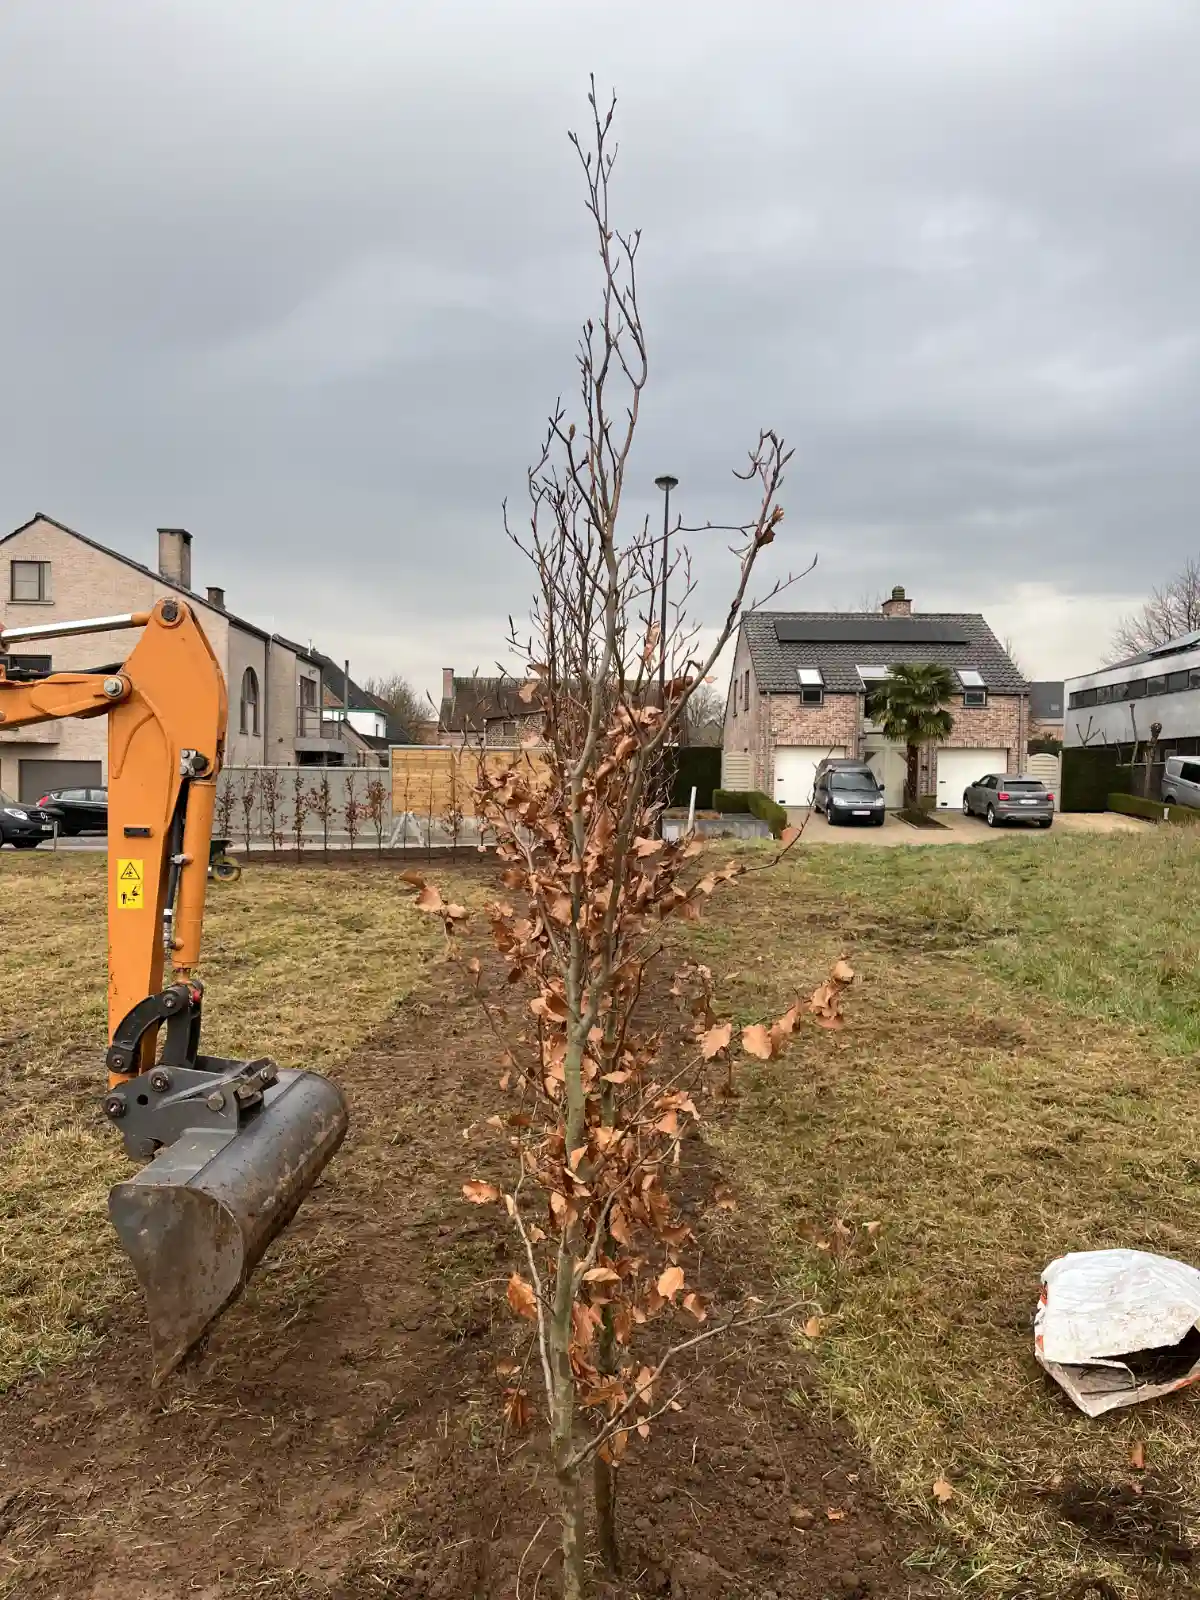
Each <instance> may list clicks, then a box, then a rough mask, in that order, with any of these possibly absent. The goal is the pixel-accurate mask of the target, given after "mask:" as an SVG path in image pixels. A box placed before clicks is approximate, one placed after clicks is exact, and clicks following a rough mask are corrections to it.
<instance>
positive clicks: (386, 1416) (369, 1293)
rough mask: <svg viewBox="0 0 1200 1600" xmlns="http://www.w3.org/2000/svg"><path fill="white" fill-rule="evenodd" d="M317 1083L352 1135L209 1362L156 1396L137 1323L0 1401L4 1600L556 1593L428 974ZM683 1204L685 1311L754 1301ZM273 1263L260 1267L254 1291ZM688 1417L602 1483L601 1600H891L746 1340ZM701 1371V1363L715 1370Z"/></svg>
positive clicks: (499, 1238) (868, 1497) (851, 1463)
mask: <svg viewBox="0 0 1200 1600" xmlns="http://www.w3.org/2000/svg"><path fill="white" fill-rule="evenodd" d="M442 985H443V986H442V987H441V988H437V989H434V990H430V991H429V992H427V993H426V994H425V995H424V996H422V997H420V998H418V999H415V1000H413V1001H410V1002H409V1003H407V1004H406V1005H405V1006H404V1007H403V1008H402V1009H401V1010H400V1011H399V1012H398V1013H397V1014H396V1016H395V1017H394V1019H393V1020H392V1021H391V1022H390V1023H389V1024H388V1025H387V1026H386V1027H385V1028H384V1029H383V1030H381V1031H380V1032H379V1034H378V1035H377V1036H376V1037H375V1038H374V1039H373V1040H372V1041H371V1043H370V1045H369V1047H368V1048H366V1049H364V1050H362V1051H361V1052H359V1053H358V1054H357V1055H356V1056H354V1057H353V1058H352V1059H351V1060H350V1061H348V1062H346V1063H345V1066H344V1068H343V1070H342V1071H341V1072H340V1073H339V1078H340V1081H341V1082H342V1083H343V1085H344V1086H345V1088H346V1090H347V1092H348V1094H349V1095H350V1097H351V1100H352V1117H353V1132H352V1136H351V1139H350V1141H349V1142H348V1144H347V1146H346V1148H345V1149H344V1150H343V1152H342V1153H341V1154H340V1155H339V1157H338V1158H337V1160H336V1162H335V1164H334V1166H333V1167H332V1168H331V1169H330V1172H329V1174H328V1175H327V1178H326V1181H325V1182H324V1183H323V1184H322V1185H321V1187H320V1188H319V1189H318V1190H317V1191H316V1192H315V1193H314V1194H313V1196H312V1197H311V1198H310V1199H309V1201H308V1202H307V1204H306V1205H305V1207H304V1208H303V1209H302V1211H301V1213H300V1216H299V1218H298V1219H297V1222H296V1224H295V1225H294V1226H293V1228H292V1229H291V1230H289V1232H288V1234H287V1235H286V1236H285V1240H284V1241H281V1242H280V1244H279V1245H277V1246H276V1248H275V1251H274V1252H273V1255H272V1256H271V1257H268V1260H267V1262H265V1263H264V1269H265V1270H260V1272H259V1274H258V1276H257V1277H256V1279H255V1282H254V1284H253V1285H252V1286H251V1288H250V1290H249V1291H248V1292H247V1294H246V1296H245V1298H244V1299H243V1301H242V1302H241V1304H239V1305H238V1306H236V1307H235V1308H234V1309H233V1310H232V1311H231V1312H230V1313H229V1314H228V1315H227V1316H226V1317H225V1318H224V1319H223V1321H222V1322H221V1324H220V1325H219V1327H218V1328H217V1329H216V1330H215V1331H214V1333H213V1335H212V1336H211V1339H210V1341H209V1344H208V1347H207V1349H206V1350H204V1351H203V1352H202V1353H200V1354H199V1356H198V1357H197V1358H196V1359H195V1360H194V1361H193V1362H192V1363H191V1364H190V1365H189V1366H188V1367H187V1368H186V1369H185V1370H184V1371H183V1372H182V1373H181V1374H177V1375H176V1377H175V1378H174V1379H172V1380H171V1381H170V1382H169V1383H168V1384H167V1385H166V1386H165V1387H164V1388H163V1389H162V1390H161V1391H159V1392H158V1393H153V1392H151V1391H150V1389H149V1388H148V1385H147V1381H146V1374H147V1370H148V1364H149V1363H148V1351H147V1345H146V1340H145V1337H144V1330H143V1327H142V1324H141V1320H140V1314H139V1313H140V1308H139V1307H138V1305H137V1303H136V1301H134V1300H132V1299H131V1300H130V1302H129V1303H128V1304H127V1305H126V1306H124V1307H122V1308H120V1309H119V1311H118V1312H117V1314H116V1315H115V1317H114V1319H113V1322H112V1324H111V1326H110V1328H109V1332H108V1335H107V1337H106V1340H105V1343H104V1345H103V1346H102V1348H101V1351H100V1353H99V1354H98V1355H97V1356H96V1358H95V1359H94V1360H92V1361H90V1362H88V1363H86V1364H82V1365H80V1366H77V1367H75V1368H72V1369H68V1370H65V1371H63V1372H60V1373H57V1374H55V1375H53V1376H51V1377H50V1378H47V1379H44V1380H35V1381H31V1382H28V1383H26V1384H25V1385H23V1386H21V1387H19V1388H18V1389H16V1390H14V1391H12V1392H10V1393H9V1394H8V1395H7V1396H6V1397H4V1398H3V1399H0V1595H5V1596H9V1595H11V1596H16V1595H19V1596H21V1600H118V1597H119V1600H129V1597H130V1596H136V1597H137V1600H185V1597H186V1600H226V1597H228V1600H244V1597H249V1596H255V1597H258V1600H379V1597H381V1596H382V1597H392V1600H468V1597H474V1600H514V1597H516V1596H517V1595H518V1592H519V1595H520V1596H522V1597H525V1600H530V1597H532V1596H534V1595H535V1594H540V1595H541V1596H543V1597H546V1596H548V1594H549V1593H551V1592H552V1589H553V1578H554V1567H555V1561H556V1556H555V1550H554V1542H555V1529H554V1520H553V1501H552V1498H551V1495H550V1486H549V1484H548V1483H547V1474H546V1470H545V1465H544V1462H543V1459H542V1457H541V1454H540V1452H539V1450H538V1448H537V1441H536V1440H527V1441H525V1442H523V1443H515V1442H514V1441H513V1440H512V1439H505V1438H503V1436H502V1432H501V1428H500V1422H499V1411H500V1383H499V1381H498V1380H497V1379H496V1378H495V1376H494V1375H493V1374H494V1366H495V1362H496V1360H497V1358H498V1357H500V1356H502V1355H505V1354H507V1353H509V1352H510V1351H511V1350H512V1348H513V1345H514V1339H515V1337H516V1334H517V1332H518V1330H517V1329H516V1328H515V1327H514V1322H513V1319H512V1317H511V1316H510V1315H509V1313H508V1311H507V1308H506V1307H505V1304H504V1287H505V1282H506V1279H507V1275H508V1273H509V1271H510V1270H512V1266H513V1264H515V1263H514V1261H513V1259H512V1257H511V1252H510V1242H509V1239H508V1237H507V1235H506V1234H505V1232H504V1225H503V1220H502V1219H501V1218H500V1216H499V1214H498V1213H495V1214H493V1213H491V1212H489V1213H487V1214H481V1213H480V1211H479V1210H478V1209H476V1208H474V1207H471V1206H468V1205H467V1204H466V1203H465V1202H464V1201H462V1200H461V1198H460V1185H461V1184H462V1182H463V1180H464V1178H465V1177H467V1176H470V1170H469V1165H470V1156H469V1155H468V1152H467V1150H466V1148H465V1146H464V1144H463V1141H462V1136H461V1130H462V1128H463V1127H464V1126H465V1125H466V1124H467V1123H469V1122H471V1121H472V1120H475V1119H478V1118H480V1117H483V1116H486V1115H488V1114H489V1113H490V1112H491V1111H493V1110H494V1109H495V1107H496V1101H497V1098H498V1092H497V1090H496V1087H495V1085H496V1068H495V1065H494V1060H493V1056H494V1051H493V1050H492V1048H491V1042H490V1041H489V1040H488V1039H487V1038H486V1037H484V1036H483V1035H482V1034H481V1029H480V1025H479V1020H478V1014H477V1012H476V1011H475V1010H474V1009H472V1008H471V1007H470V1005H469V1003H468V1002H467V1001H465V1000H464V999H463V998H462V996H461V993H460V992H459V989H458V986H457V979H456V977H455V976H454V974H453V973H452V972H450V971H449V970H448V971H446V972H445V974H444V975H443V978H442ZM690 1167H691V1171H692V1176H691V1178H690V1180H689V1181H690V1183H691V1188H692V1192H691V1194H690V1196H689V1198H688V1199H687V1201H686V1205H687V1207H688V1209H689V1212H690V1214H691V1219H692V1220H694V1221H695V1224H696V1226H697V1231H698V1232H699V1234H700V1236H701V1239H702V1241H704V1244H705V1250H704V1256H703V1261H702V1268H701V1275H700V1276H701V1284H702V1287H704V1288H706V1289H708V1290H711V1291H712V1292H714V1293H715V1294H716V1295H717V1296H718V1297H719V1298H723V1299H726V1300H728V1298H729V1297H730V1296H732V1295H736V1294H738V1293H740V1292H746V1291H748V1290H757V1291H758V1292H760V1293H762V1294H764V1295H770V1294H771V1292H772V1290H771V1280H770V1272H769V1265H768V1263H767V1262H766V1260H765V1259H764V1257H763V1254H762V1250H761V1247H760V1245H759V1242H758V1239H757V1236H756V1233H755V1226H754V1219H753V1217H752V1216H751V1215H750V1214H748V1213H747V1212H743V1211H739V1212H737V1213H736V1214H733V1215H732V1216H731V1215H730V1214H729V1213H728V1212H721V1213H719V1216H718V1215H717V1214H714V1213H709V1212H707V1211H706V1206H707V1195H709V1194H711V1184H712V1183H713V1182H714V1181H715V1180H716V1178H717V1177H718V1176H719V1175H718V1174H717V1173H716V1172H715V1171H713V1170H711V1169H709V1168H708V1166H707V1152H706V1151H705V1149H704V1147H703V1146H702V1145H699V1144H697V1145H696V1146H695V1147H694V1149H693V1151H692V1152H691V1155H690ZM272 1263H273V1264H272ZM704 1351H705V1354H706V1358H707V1359H706V1363H705V1366H704V1369H703V1370H700V1369H699V1368H696V1369H694V1371H695V1376H696V1381H695V1383H694V1386H693V1388H692V1389H691V1391H690V1395H689V1398H688V1401H687V1404H686V1407H685V1409H684V1410H683V1411H682V1412H681V1413H680V1414H679V1415H677V1416H674V1417H671V1418H669V1419H666V1420H665V1421H664V1423H663V1424H662V1425H661V1426H658V1427H657V1428H656V1432H655V1434H654V1436H653V1437H652V1439H651V1440H650V1441H649V1442H648V1443H647V1444H645V1445H638V1447H637V1448H636V1450H634V1451H633V1452H631V1459H630V1460H629V1462H628V1463H627V1464H626V1465H625V1466H624V1467H623V1468H622V1471H621V1483H620V1495H621V1499H622V1514H621V1527H622V1530H623V1540H624V1562H625V1565H624V1572H623V1574H622V1578H621V1580H620V1583H619V1584H616V1585H613V1586H610V1587H608V1588H605V1587H604V1586H603V1585H602V1584H601V1583H600V1581H599V1578H598V1580H597V1581H598V1592H600V1593H603V1594H606V1595H608V1596H610V1597H613V1600H615V1597H618V1596H619V1597H621V1600H634V1597H649V1596H671V1597H673V1600H739V1597H741V1600H751V1597H753V1600H772V1597H774V1600H829V1597H842V1600H853V1597H863V1600H865V1597H870V1600H901V1597H904V1600H913V1597H915V1596H925V1595H934V1594H936V1593H940V1592H941V1590H940V1589H939V1588H938V1586H937V1585H935V1584H934V1583H933V1581H932V1580H927V1579H925V1578H923V1577H921V1576H920V1575H917V1574H914V1573H913V1572H912V1571H911V1570H909V1569H907V1568H906V1567H905V1565H904V1562H905V1559H906V1557H908V1556H909V1555H910V1554H911V1553H912V1552H913V1551H914V1549H915V1548H916V1547H917V1546H918V1545H920V1544H921V1543H922V1542H923V1540H922V1536H921V1532H920V1530H918V1529H916V1528H914V1527H912V1526H909V1525H907V1524H906V1523H904V1522H903V1521H901V1520H899V1519H897V1517H895V1516H894V1515H893V1514H892V1513H891V1512H889V1511H888V1510H887V1509H886V1508H885V1506H884V1505H883V1503H882V1501H881V1499H880V1497H879V1495H878V1494H877V1492H876V1490H875V1488H874V1486H873V1484H872V1479H871V1473H870V1471H869V1469H868V1467H867V1465H866V1463H865V1461H864V1460H863V1459H862V1458H861V1457H860V1456H859V1454H858V1453H857V1452H856V1450H855V1449H854V1447H853V1446H852V1445H851V1444H850V1443H849V1442H848V1441H847V1439H845V1438H844V1437H842V1436H841V1435H840V1434H839V1433H838V1432H836V1431H835V1430H834V1429H833V1428H831V1427H830V1425H829V1424H828V1422H827V1420H826V1419H825V1418H824V1417H823V1416H822V1415H819V1414H817V1413H816V1412H815V1411H814V1410H813V1409H812V1408H811V1407H810V1405H809V1403H808V1400H807V1398H806V1395H807V1390H808V1380H807V1375H806V1371H805V1362H804V1357H803V1355H802V1354H801V1353H800V1352H798V1351H797V1350H796V1349H794V1348H793V1347H792V1345H791V1343H790V1342H789V1340H788V1338H787V1336H786V1334H785V1333H784V1331H783V1330H782V1329H781V1328H778V1327H776V1326H774V1325H773V1324H770V1323H767V1324H763V1325H760V1326H758V1327H754V1328H749V1329H745V1330H743V1331H742V1333H741V1334H740V1335H738V1336H737V1342H736V1343H735V1342H733V1341H732V1340H731V1341H730V1342H728V1343H725V1344H721V1343H720V1342H719V1341H714V1342H713V1343H712V1344H710V1345H708V1346H706V1347H704ZM708 1352H711V1356H709V1355H708Z"/></svg>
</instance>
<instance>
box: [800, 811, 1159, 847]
mask: <svg viewBox="0 0 1200 1600" xmlns="http://www.w3.org/2000/svg"><path fill="white" fill-rule="evenodd" d="M808 815H809V811H808V807H807V806H789V807H788V822H789V823H793V824H800V823H803V822H804V820H805V818H806V817H807V816H808ZM933 815H934V816H935V817H936V818H937V820H938V822H939V823H941V824H942V826H941V827H939V828H916V827H914V826H913V825H912V823H911V822H902V821H901V820H900V818H899V817H898V816H896V815H895V814H894V813H893V812H890V811H889V812H888V814H887V820H886V821H885V822H884V825H883V827H882V828H871V827H866V828H864V827H861V826H860V827H840V828H831V827H830V826H829V824H828V823H827V822H826V821H825V818H824V817H823V816H822V815H821V814H820V812H814V813H813V815H812V820H811V821H810V822H809V823H808V825H807V827H805V829H804V842H805V844H806V845H809V844H852V845H865V846H870V845H873V846H875V847H877V848H878V847H880V846H886V845H900V844H987V843H988V842H989V841H991V840H994V839H1009V838H1011V837H1012V836H1013V835H1014V834H1020V835H1021V836H1022V837H1023V838H1024V837H1026V836H1032V837H1033V838H1035V839H1048V838H1051V837H1052V836H1053V835H1055V834H1057V835H1059V836H1061V835H1062V834H1077V833H1141V832H1142V831H1143V829H1145V828H1153V827H1156V826H1157V824H1156V823H1153V822H1142V821H1141V820H1140V819H1138V818H1136V817H1122V816H1119V815H1118V814H1117V813H1116V812H1115V811H1095V812H1091V811H1071V812H1066V813H1060V814H1058V815H1057V816H1056V817H1055V818H1054V826H1053V828H1027V827H1013V826H1009V827H1007V828H989V827H988V825H987V823H986V822H984V821H983V820H982V818H980V817H964V816H963V814H962V812H961V811H935V812H934V813H933Z"/></svg>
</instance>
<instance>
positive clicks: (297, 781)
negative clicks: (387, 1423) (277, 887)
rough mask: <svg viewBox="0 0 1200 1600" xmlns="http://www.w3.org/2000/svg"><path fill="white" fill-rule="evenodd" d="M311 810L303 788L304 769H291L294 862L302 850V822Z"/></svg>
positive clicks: (299, 857)
mask: <svg viewBox="0 0 1200 1600" xmlns="http://www.w3.org/2000/svg"><path fill="white" fill-rule="evenodd" d="M311 810H312V801H311V799H310V797H309V793H308V790H307V789H306V788H305V787H304V768H303V767H293V768H292V818H291V822H292V827H291V833H292V840H293V843H294V844H295V846H296V860H297V861H299V860H300V859H301V852H302V851H303V849H304V820H305V818H306V817H307V816H308V813H309V812H310V811H311Z"/></svg>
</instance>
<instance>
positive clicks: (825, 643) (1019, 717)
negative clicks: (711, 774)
mask: <svg viewBox="0 0 1200 1600" xmlns="http://www.w3.org/2000/svg"><path fill="white" fill-rule="evenodd" d="M930 661H934V662H938V663H940V664H941V665H943V666H947V667H949V668H950V670H951V673H952V674H953V676H954V677H955V680H956V683H957V687H958V693H957V694H956V695H955V696H954V698H953V699H952V700H951V701H950V703H949V708H948V709H949V710H950V711H951V712H952V714H953V717H954V731H953V732H952V733H951V735H950V737H949V739H947V740H946V742H945V744H944V745H939V746H937V747H936V748H935V747H933V746H926V747H925V748H923V749H922V751H921V793H922V794H923V795H934V796H936V802H937V805H938V806H939V807H943V808H957V807H958V806H960V805H961V804H962V792H963V790H964V788H965V787H966V786H967V784H968V783H971V782H973V781H974V780H975V779H976V778H978V777H982V776H983V775H984V774H985V773H987V772H1021V771H1024V768H1025V760H1026V756H1025V751H1026V745H1027V743H1028V736H1029V685H1028V684H1027V683H1026V682H1025V680H1024V678H1023V677H1022V676H1021V673H1020V671H1019V669H1018V668H1017V667H1016V666H1015V665H1014V663H1013V662H1012V661H1011V660H1010V659H1009V657H1008V656H1007V655H1006V654H1005V651H1004V649H1003V648H1002V646H1001V645H1000V643H999V641H998V640H997V639H996V636H995V635H994V634H993V632H992V630H991V629H990V628H989V627H988V625H987V623H986V622H985V621H984V619H983V617H982V616H980V615H979V614H978V613H977V612H968V613H960V612H937V613H930V614H925V613H914V611H913V608H912V602H911V601H910V600H909V599H908V597H907V595H906V594H905V593H904V590H903V589H900V588H897V589H893V590H892V593H891V596H890V598H889V599H887V600H885V601H884V603H883V606H882V609H881V612H878V613H877V612H847V611H790V612H782V611H779V612H766V611H756V612H751V613H750V614H749V615H748V616H745V617H743V619H742V624H741V628H740V630H739V632H738V638H737V647H736V651H735V654H734V660H733V676H732V680H731V682H730V686H729V696H728V699H727V701H726V707H725V726H724V736H723V739H722V785H723V787H725V788H727V789H758V790H761V791H762V792H763V793H764V794H768V795H770V796H771V797H772V798H773V799H776V800H778V801H780V803H781V804H783V805H797V806H802V805H806V804H807V803H808V801H809V798H810V796H811V794H812V786H813V777H814V774H815V771H816V767H817V763H818V762H819V761H820V760H821V759H822V758H823V757H825V756H852V757H858V758H861V759H863V760H865V761H868V762H869V763H870V765H871V767H872V768H873V770H874V771H875V773H876V776H877V777H878V778H879V780H880V782H881V783H882V784H883V787H884V790H885V792H886V794H887V800H888V804H889V805H899V804H901V802H902V797H903V789H904V764H905V763H904V748H903V746H902V745H896V744H892V743H889V741H888V740H886V739H884V737H883V735H882V734H881V733H880V731H879V729H878V728H877V727H876V726H875V725H874V724H873V723H872V722H871V720H870V718H869V717H868V715H867V713H866V709H865V703H866V699H867V695H868V693H869V691H870V689H871V687H872V686H873V685H874V684H875V683H877V682H878V681H879V679H881V678H884V677H886V676H887V672H888V669H889V667H891V666H893V665H898V664H900V663H902V662H922V663H923V662H930Z"/></svg>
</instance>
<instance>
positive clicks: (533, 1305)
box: [505, 1272, 537, 1322]
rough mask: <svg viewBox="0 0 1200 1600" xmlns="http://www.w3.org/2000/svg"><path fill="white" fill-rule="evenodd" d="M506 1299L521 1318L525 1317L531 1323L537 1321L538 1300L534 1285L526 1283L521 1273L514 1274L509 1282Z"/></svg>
mask: <svg viewBox="0 0 1200 1600" xmlns="http://www.w3.org/2000/svg"><path fill="white" fill-rule="evenodd" d="M505 1299H506V1300H507V1301H508V1303H509V1305H510V1306H511V1307H512V1308H513V1310H514V1311H515V1312H516V1314H517V1315H518V1316H519V1317H525V1318H526V1320H527V1321H529V1322H536V1321H537V1299H536V1297H535V1295H534V1292H533V1285H532V1284H529V1283H526V1282H525V1279H524V1278H523V1277H522V1276H521V1274H520V1273H519V1272H514V1273H513V1275H512V1277H511V1278H510V1279H509V1280H508V1289H507V1291H506V1293H505Z"/></svg>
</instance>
